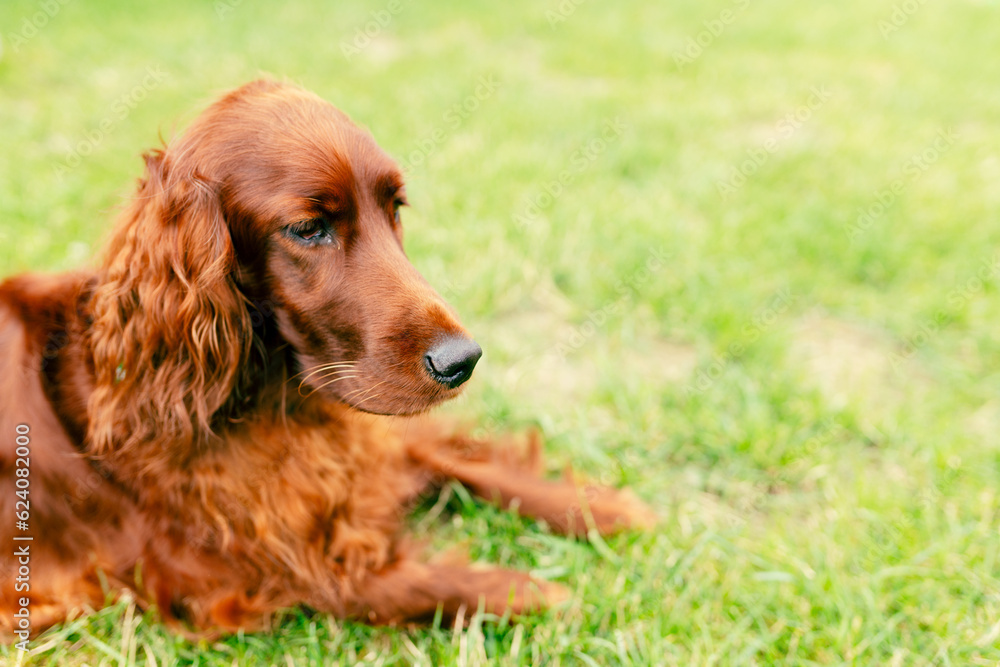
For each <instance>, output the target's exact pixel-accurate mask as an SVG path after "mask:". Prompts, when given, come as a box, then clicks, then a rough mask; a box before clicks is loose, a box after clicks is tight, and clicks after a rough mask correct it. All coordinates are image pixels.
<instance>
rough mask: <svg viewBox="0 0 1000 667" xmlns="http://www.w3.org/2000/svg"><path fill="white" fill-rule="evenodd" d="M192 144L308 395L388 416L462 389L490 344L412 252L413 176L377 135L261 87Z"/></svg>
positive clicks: (248, 89)
mask: <svg viewBox="0 0 1000 667" xmlns="http://www.w3.org/2000/svg"><path fill="white" fill-rule="evenodd" d="M192 134H195V135H196V136H198V137H199V141H198V143H197V145H196V143H195V142H187V139H188V137H190V136H191V135H192ZM185 151H193V152H196V153H199V155H186V156H185V157H187V158H190V159H193V162H194V164H196V165H197V166H198V168H199V169H203V170H205V171H206V172H207V173H206V174H205V176H206V177H207V179H208V180H209V181H210V182H212V183H214V184H215V185H216V187H217V188H218V196H219V199H220V205H221V212H222V216H223V217H224V218H225V221H226V224H227V225H228V227H229V231H230V234H231V237H232V241H233V245H234V248H235V255H236V257H237V260H238V263H239V276H240V278H239V282H240V283H241V286H242V287H243V288H244V290H245V291H246V292H247V293H248V296H249V297H250V299H251V300H252V301H254V302H257V306H258V307H260V308H261V309H262V310H264V311H266V312H267V314H268V315H272V314H273V317H274V318H275V321H276V322H277V324H278V328H279V331H280V334H281V336H282V337H283V338H284V339H285V340H286V341H287V342H288V343H290V344H291V345H292V346H293V348H294V350H295V356H296V357H297V359H298V362H299V366H300V370H301V375H300V376H299V379H300V380H301V381H302V387H303V391H319V392H322V393H323V394H324V395H326V396H328V397H330V398H333V399H336V400H339V401H343V402H345V403H347V404H349V405H351V406H353V407H355V408H358V409H360V410H364V411H367V412H373V413H380V414H409V413H415V412H419V411H422V410H425V409H427V408H428V407H430V406H431V405H433V404H435V403H437V402H439V401H442V400H444V399H447V398H450V397H452V396H454V395H455V394H456V393H457V392H458V387H459V386H460V385H461V384H462V383H463V382H465V380H467V379H468V378H469V376H470V375H471V373H472V369H473V368H474V366H475V364H476V362H477V361H478V359H479V357H480V355H481V350H480V348H479V346H478V345H476V343H475V342H474V341H473V340H472V339H471V338H470V337H469V335H468V334H467V333H466V332H465V330H464V329H463V328H462V327H461V325H460V324H459V323H458V321H457V319H456V317H455V315H454V313H453V312H452V310H451V309H450V308H449V307H448V305H447V304H446V303H445V302H444V300H443V299H442V298H441V297H440V296H439V295H438V294H437V293H436V292H435V291H434V290H433V289H432V288H431V287H430V286H429V285H428V284H427V283H426V282H425V281H424V279H423V278H422V277H421V276H420V275H419V274H418V273H417V271H416V269H414V267H413V266H412V265H411V264H410V262H409V261H408V260H407V258H406V255H405V253H404V251H403V231H402V223H401V220H400V208H401V207H403V206H404V205H405V204H406V194H405V191H404V188H403V178H402V174H401V172H400V170H399V168H398V167H397V166H396V164H395V163H394V162H393V160H392V159H390V158H389V157H388V156H387V155H386V154H385V153H384V152H383V151H382V150H381V149H380V148H379V147H378V146H377V145H376V143H375V141H374V140H373V139H372V137H371V136H370V135H369V134H368V133H367V132H365V131H363V130H361V129H360V128H358V127H357V126H356V125H354V124H353V123H352V122H351V121H350V120H349V119H348V118H347V116H345V115H344V114H343V113H341V112H340V111H338V110H337V109H335V108H334V107H333V106H331V105H330V104H328V103H326V102H324V101H323V100H321V99H320V98H318V97H316V96H314V95H312V94H310V93H307V92H305V91H302V90H300V89H298V88H295V87H292V86H286V85H281V84H274V83H255V84H249V85H248V86H244V87H243V88H241V89H239V90H237V91H236V92H235V93H233V94H231V95H229V96H227V97H226V98H223V99H222V100H221V101H220V102H218V103H217V104H216V105H214V106H213V107H211V108H210V109H209V110H208V111H206V112H205V113H204V114H203V115H202V116H201V117H200V118H199V119H198V120H197V121H196V122H195V125H194V126H193V127H192V130H191V131H190V132H189V133H188V134H187V135H186V136H185V139H184V140H182V143H181V145H180V146H179V147H178V153H179V154H182V155H183V154H184V152H185ZM306 388H308V389H306Z"/></svg>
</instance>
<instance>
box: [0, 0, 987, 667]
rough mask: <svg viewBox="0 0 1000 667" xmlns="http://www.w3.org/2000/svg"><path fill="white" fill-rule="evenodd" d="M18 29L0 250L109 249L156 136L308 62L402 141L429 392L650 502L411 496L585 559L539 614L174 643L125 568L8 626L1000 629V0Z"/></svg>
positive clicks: (234, 8)
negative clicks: (37, 621) (91, 596)
mask: <svg viewBox="0 0 1000 667" xmlns="http://www.w3.org/2000/svg"><path fill="white" fill-rule="evenodd" d="M140 5H141V7H140ZM813 5H815V6H813ZM25 21H27V23H26V22H25ZM366 29H367V31H368V32H369V33H371V34H372V35H373V36H371V37H368V36H366V35H365V34H364V31H365V30H366ZM0 31H2V38H3V47H4V48H3V54H2V57H0V91H2V93H0V95H2V96H0V146H2V149H0V254H2V256H3V268H2V273H3V274H5V275H6V274H10V273H14V272H20V271H24V270H28V269H31V270H63V269H68V268H70V267H75V266H79V265H83V264H86V263H87V262H89V261H91V260H90V258H91V257H92V256H93V254H94V253H95V252H96V251H97V250H98V249H99V248H100V246H101V242H102V239H103V238H104V237H105V235H106V233H107V230H108V228H109V226H110V224H111V221H112V220H113V218H114V215H115V212H116V210H117V208H118V207H119V205H120V204H121V203H122V201H123V198H124V197H126V196H127V195H128V193H129V191H130V188H131V187H132V184H133V182H134V179H135V178H136V177H138V175H139V173H140V166H141V163H140V160H139V158H138V154H139V152H140V151H141V150H144V149H146V148H148V147H151V146H153V145H155V144H157V142H158V141H159V139H158V137H161V136H162V137H165V138H168V137H170V136H172V135H173V134H174V133H175V132H176V131H177V130H179V129H180V128H182V127H184V126H185V124H186V123H187V122H189V121H190V120H191V119H192V118H193V117H194V115H195V114H196V113H197V111H198V110H199V109H200V108H201V107H202V106H203V105H204V104H206V103H207V102H208V101H209V100H211V99H212V98H213V97H214V96H215V95H216V94H217V93H218V92H221V91H223V90H225V89H228V88H231V87H235V86H237V85H239V84H241V83H243V82H245V81H247V80H249V79H251V78H254V77H257V76H258V75H260V74H262V73H263V74H269V75H273V76H277V77H282V78H284V77H287V78H289V79H291V80H293V81H296V82H299V83H301V84H302V85H304V86H306V87H307V88H309V89H312V90H314V91H315V92H317V93H318V94H319V95H321V96H322V97H324V98H326V99H328V100H330V101H332V102H333V103H334V104H337V105H338V106H340V107H341V108H343V109H344V110H345V111H347V112H348V113H349V114H350V115H351V116H352V117H353V118H354V119H355V120H357V121H358V122H359V123H361V124H363V125H365V126H367V127H369V128H370V129H371V130H372V132H373V133H374V135H375V137H376V139H377V140H378V141H379V142H380V143H381V144H382V146H384V147H385V148H386V149H387V150H388V151H389V152H390V153H392V154H394V155H395V156H397V157H398V158H399V159H400V160H401V161H402V162H404V163H405V164H406V165H407V167H408V176H409V187H408V195H409V197H410V199H411V203H412V204H413V206H412V209H411V210H408V211H406V215H405V222H404V224H405V225H406V226H407V249H408V252H409V254H410V256H411V258H412V259H413V261H414V263H415V264H416V265H417V267H418V268H419V269H420V270H421V271H422V272H423V274H424V275H425V276H426V277H427V278H428V280H430V282H431V283H432V284H434V285H436V286H438V287H439V289H440V290H441V291H442V293H443V294H445V296H446V297H447V298H448V299H449V300H450V301H451V303H452V304H453V305H454V306H455V307H456V308H457V310H458V311H459V312H460V313H461V314H462V317H463V320H464V322H465V324H466V325H467V326H468V328H469V329H470V330H471V331H472V332H474V334H475V335H476V338H477V340H478V341H479V342H480V343H481V344H482V346H483V348H484V349H485V351H486V352H485V357H484V359H483V361H482V362H481V363H480V366H479V368H478V369H477V371H476V375H475V377H474V379H473V381H472V382H471V383H470V386H469V388H468V391H467V393H466V394H465V395H464V397H463V398H461V399H460V400H459V401H457V402H455V403H454V404H452V405H449V406H448V407H447V408H445V409H444V412H447V413H450V414H457V415H460V416H462V417H465V418H468V419H471V420H474V421H475V422H476V423H478V424H479V425H480V426H481V428H482V429H483V430H484V431H486V432H490V431H501V430H509V429H514V430H516V429H521V428H525V427H529V426H537V427H539V428H541V429H542V430H543V431H544V433H545V435H546V437H547V439H548V453H549V465H550V468H551V470H552V472H553V474H556V473H557V472H558V471H559V470H560V469H561V468H562V467H563V466H565V465H566V464H568V463H570V462H571V463H572V464H573V465H574V466H575V467H576V468H577V469H578V470H580V471H582V472H584V473H586V474H588V475H589V476H591V477H593V478H597V479H600V480H601V481H603V482H605V483H609V484H614V485H627V486H630V487H632V488H633V489H635V491H636V492H637V493H638V494H639V495H640V496H641V497H643V498H644V499H646V500H647V501H648V502H649V503H650V504H651V505H653V506H654V507H655V508H656V509H657V511H658V512H659V513H660V514H661V515H662V517H663V521H662V525H661V526H660V527H659V528H658V529H657V530H656V531H654V532H650V533H646V534H633V535H624V536H620V537H616V538H614V539H609V540H607V541H606V542H602V543H587V542H574V541H570V540H567V539H564V538H559V537H555V536H552V535H550V534H549V533H548V532H547V531H546V530H545V528H544V527H543V526H540V525H537V524H535V523H534V522H532V521H527V520H522V519H518V518H516V517H514V516H513V515H511V514H508V513H504V512H500V511H497V510H494V509H492V508H489V507H487V506H485V505H483V504H481V503H477V502H473V501H471V500H469V499H468V497H467V496H465V495H463V493H462V490H461V489H452V495H451V498H450V500H448V504H447V508H446V511H445V512H443V513H441V514H437V512H436V511H435V512H431V511H430V506H431V505H430V503H429V504H428V505H426V506H425V507H423V508H422V510H421V511H419V512H418V513H417V514H416V515H415V518H414V521H413V523H412V526H413V530H414V531H415V532H417V533H418V534H419V535H420V536H421V537H426V538H430V539H431V540H432V542H433V544H435V545H436V546H438V547H441V548H447V547H454V546H464V547H465V548H467V549H468V550H469V552H470V554H471V556H472V558H474V559H477V560H482V561H485V562H491V563H501V564H504V565H509V566H512V567H518V568H524V569H531V570H533V571H535V572H536V573H538V575H539V576H543V577H546V578H549V579H552V580H556V581H559V582H562V583H563V584H565V585H567V586H568V587H570V588H571V589H572V591H573V593H574V595H573V599H572V602H571V603H570V604H569V605H568V606H567V607H565V608H562V609H558V610H554V611H551V612H549V613H547V614H545V615H542V616H539V617H537V618H532V619H529V620H527V621H524V622H522V623H519V624H510V623H506V622H504V621H502V620H501V621H499V622H498V621H497V620H496V619H492V618H483V617H482V616H475V617H474V618H473V622H472V624H471V626H470V627H469V628H468V629H467V630H464V631H461V632H452V631H451V630H448V629H423V630H412V631H407V630H392V629H372V628H368V627H366V626H362V625H356V624H353V623H344V622H338V621H334V620H331V619H329V618H327V617H325V616H314V617H307V616H305V615H302V614H301V613H299V612H289V615H288V616H287V618H285V619H284V620H283V621H282V622H281V623H280V625H279V627H278V628H277V629H276V630H275V631H274V632H273V633H270V634H256V635H246V636H235V637H230V638H227V639H224V640H221V641H218V642H214V643H203V644H193V643H189V642H188V641H186V640H184V639H181V638H178V637H175V636H173V635H171V634H169V633H168V632H166V631H165V630H164V629H163V628H162V627H161V626H160V625H158V623H157V621H156V619H155V616H154V615H152V614H149V615H146V616H142V615H141V614H140V613H139V612H138V611H136V610H135V609H134V607H132V606H130V605H129V604H128V603H127V602H123V603H120V604H119V605H118V606H115V607H111V608H109V609H106V610H104V611H101V612H98V613H96V614H93V615H90V616H87V617H84V618H82V619H79V620H76V621H74V622H72V623H70V624H68V625H66V626H64V627H61V628H58V629H55V630H53V631H51V632H50V633H48V634H46V635H44V636H43V637H41V638H40V639H39V640H38V641H36V642H34V646H35V647H36V648H35V649H34V650H33V651H32V653H30V654H28V655H27V656H23V655H21V654H20V652H18V651H15V650H13V649H11V648H6V647H5V648H0V661H2V660H6V661H7V662H9V663H10V664H18V663H19V661H23V664H66V665H98V664H104V665H133V664H135V665H147V664H149V665H152V664H158V665H163V664H197V665H219V666H222V665H226V666H229V665H233V664H239V665H244V664H248V665H251V664H261V665H263V664H275V665H305V664H324V665H325V664H355V663H356V662H359V661H364V662H365V663H366V664H367V663H371V664H378V665H394V664H396V665H408V664H422V665H432V664H433V665H436V664H511V665H514V664H517V665H520V664H583V665H606V664H637V665H681V666H686V665H932V664H933V665H994V664H997V661H998V660H1000V442H998V440H1000V436H998V434H1000V337H998V335H997V331H998V327H1000V298H998V292H1000V289H998V288H1000V148H998V147H1000V57H997V56H998V53H997V45H998V44H1000V4H998V3H997V2H996V1H995V0H978V1H977V0H955V1H954V2H948V3H945V2H925V1H924V0H874V1H871V0H868V1H863V0H842V1H841V2H838V3H824V4H819V3H802V2H793V1H792V0H760V1H751V0H732V1H730V2H719V3H699V2H694V1H687V2H641V1H631V0H629V1H624V2H617V3H600V2H595V1H593V0H591V1H589V2H586V1H583V0H558V1H557V0H541V2H532V1H530V0H513V1H512V2H507V3H491V2H482V1H480V0H473V1H471V2H432V1H431V0H388V1H386V2H381V3H379V2H374V3H371V4H370V5H369V6H363V5H362V4H360V3H347V2H336V3H334V2H322V1H320V0H314V1H313V0H309V1H301V2H300V1H297V0H289V1H288V2H281V3H264V2H258V1H254V0H242V1H240V0H218V1H216V2H212V1H210V0H205V1H203V2H198V1H195V0H176V1H174V2H169V3H168V2H163V3H131V2H125V1H124V0H121V1H119V2H112V1H110V0H102V1H97V0H37V1H31V0H3V2H2V3H0ZM3 520H7V519H6V518H4V519H3ZM11 520H13V519H11Z"/></svg>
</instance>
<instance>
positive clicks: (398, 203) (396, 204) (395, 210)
mask: <svg viewBox="0 0 1000 667" xmlns="http://www.w3.org/2000/svg"><path fill="white" fill-rule="evenodd" d="M403 206H406V200H405V199H403V198H402V197H397V198H396V200H395V201H393V202H392V215H393V218H395V220H396V224H397V225H398V224H400V223H401V222H402V220H401V219H400V215H399V209H400V208H402V207H403Z"/></svg>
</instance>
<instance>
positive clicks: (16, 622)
mask: <svg viewBox="0 0 1000 667" xmlns="http://www.w3.org/2000/svg"><path fill="white" fill-rule="evenodd" d="M145 162H146V173H145V176H144V177H143V178H142V179H141V180H140V181H139V185H138V191H137V192H136V194H135V196H134V198H133V199H132V200H131V203H130V204H129V205H128V206H127V208H126V210H125V211H124V212H123V215H122V217H121V220H120V222H119V224H118V225H117V227H116V228H115V230H114V232H113V233H112V235H111V238H110V242H109V244H108V247H107V251H106V252H105V254H104V256H103V259H102V260H101V261H100V262H99V263H98V265H97V267H96V269H94V270H88V271H80V272H76V273H69V274H65V275H56V276H41V275H22V276H17V277H13V278H10V279H8V280H7V281H6V282H4V283H2V284H0V410H2V411H0V544H2V545H3V546H2V553H3V556H2V557H0V565H2V566H3V567H2V572H0V592H2V594H3V600H2V608H0V614H2V621H0V624H2V625H0V628H2V629H4V630H6V633H7V634H8V635H9V634H12V633H16V634H18V635H20V636H21V638H22V639H23V638H24V636H25V635H26V633H28V632H30V633H32V634H34V633H37V632H39V631H40V630H42V629H44V628H45V627H47V626H49V625H51V624H53V623H58V622H60V621H62V620H63V619H65V618H67V617H68V616H70V615H72V614H75V613H79V612H80V611H81V610H86V609H91V608H99V607H100V606H102V605H103V604H104V603H105V601H106V599H109V597H110V596H109V594H110V595H111V596H113V595H114V593H115V592H116V591H122V590H130V591H131V592H132V595H134V596H135V598H136V599H137V600H139V601H140V602H141V603H143V604H155V605H156V607H157V609H158V612H159V614H160V616H161V617H162V618H163V619H164V620H165V621H166V622H168V623H170V624H172V625H173V626H174V627H176V628H177V629H179V630H182V631H192V632H205V633H218V632H228V631H234V630H236V629H240V628H246V629H256V628H261V627H266V625H267V622H268V619H269V617H270V615H272V614H273V612H275V611H276V610H278V609H281V608H287V607H294V606H296V605H301V606H304V607H306V608H309V609H312V610H315V611H318V612H327V613H332V614H334V615H336V616H337V617H341V618H355V619H361V620H363V621H366V622H371V623H377V624H388V623H410V622H420V621H426V620H428V619H431V618H433V617H434V616H435V614H437V613H440V614H442V615H443V616H444V617H445V618H455V617H456V616H457V615H459V614H460V610H461V609H463V608H465V609H468V610H469V611H470V612H471V611H474V610H475V609H477V607H479V606H480V605H482V608H484V609H486V610H487V611H490V612H494V613H498V614H500V613H505V612H508V611H509V612H510V613H511V614H515V615H517V614H522V613H527V612H531V611H534V610H538V609H542V608H544V607H546V606H547V605H550V604H551V603H552V602H553V601H555V600H557V599H559V598H561V597H562V596H563V593H562V589H561V587H559V586H558V585H555V584H550V583H546V582H543V581H538V580H535V579H532V578H531V577H529V576H528V575H526V574H524V573H520V572H515V571H509V570H504V569H498V568H484V567H473V566H470V565H468V564H464V563H462V562H459V559H455V558H450V559H448V558H445V559H440V558H439V559H436V560H435V559H433V558H432V559H429V560H427V559H422V558H420V557H419V555H418V554H417V553H416V552H417V550H416V549H415V548H414V547H412V546H407V545H408V544H410V543H409V542H408V541H407V540H406V539H405V537H404V536H403V533H402V530H401V526H402V525H403V519H404V518H405V513H406V509H407V508H408V507H410V506H411V505H412V502H413V500H414V499H415V498H416V497H417V496H418V495H419V494H421V493H423V492H424V491H425V490H427V489H428V488H429V487H432V486H433V485H434V484H440V483H441V482H442V481H444V480H446V479H455V480H458V481H459V482H461V483H462V484H464V485H466V486H467V487H468V488H470V489H471V490H472V491H473V492H474V493H476V494H478V495H480V496H482V497H484V498H486V499H488V500H492V501H494V502H498V503H500V504H501V505H503V506H505V507H507V506H510V507H514V508H516V509H517V510H518V511H519V512H520V513H521V514H524V515H527V516H532V517H537V518H540V519H543V520H545V521H546V522H548V523H549V524H550V525H551V526H552V527H553V528H554V529H556V530H559V531H563V532H567V533H576V534H585V533H586V532H587V531H588V530H597V531H599V532H601V533H608V532H611V531H614V530H617V529H619V528H623V527H628V526H643V525H647V524H648V523H649V522H650V521H651V520H652V519H653V515H652V514H651V513H650V511H649V510H648V509H647V508H646V507H645V506H644V505H643V504H642V503H640V502H639V501H638V500H636V499H635V497H634V496H633V495H631V494H630V493H628V492H626V491H616V490H613V489H607V488H601V487H588V486H578V485H576V484H575V483H574V482H573V481H572V480H570V479H566V480H563V481H558V482H556V481H544V480H542V479H541V477H540V476H539V469H540V465H539V463H538V457H537V455H535V453H536V452H534V453H533V450H537V447H535V448H532V447H530V446H528V447H524V446H518V445H516V443H513V442H509V441H503V442H499V443H487V442H485V441H478V440H476V439H473V438H470V437H466V436H463V435H461V434H460V433H458V432H456V431H454V430H452V429H449V428H448V427H446V426H445V425H443V424H438V423H434V422H431V421H422V420H390V419H386V418H383V417H377V416H373V415H415V414H419V413H422V412H424V411H426V410H427V409H428V408H430V407H431V406H433V405H435V404H437V403H439V402H441V401H443V400H446V399H449V398H452V397H453V396H455V395H456V394H457V393H458V392H459V391H460V387H461V385H462V384H463V383H464V382H465V381H466V380H468V379H469V377H470V375H471V374H472V371H473V367H474V366H475V365H476V362H477V361H478V359H479V357H480V354H481V350H480V348H479V346H478V345H477V344H476V343H475V342H473V340H472V338H471V337H470V336H469V334H468V333H467V332H466V331H465V329H463V328H462V326H461V325H460V324H459V323H458V320H457V319H456V315H455V313H454V312H453V311H452V310H451V308H449V306H448V305H447V304H445V302H444V301H443V300H442V299H441V297H440V296H438V294H437V293H435V292H434V290H433V289H432V288H431V287H430V286H429V285H428V284H427V283H426V282H425V281H424V280H423V279H422V278H421V277H420V275H419V274H418V273H417V271H416V270H415V269H414V268H413V267H412V266H411V265H410V263H409V262H408V261H407V258H406V256H405V254H404V252H403V231H402V226H401V222H400V208H401V207H402V206H404V205H405V204H406V194H405V191H404V187H403V177H402V174H401V173H400V169H399V167H398V166H397V165H396V164H395V163H394V162H393V160H392V159H390V158H389V157H388V156H387V155H386V154H385V153H384V152H383V151H382V150H380V149H379V147H378V146H377V145H376V144H375V142H374V140H373V139H372V138H371V136H370V135H369V134H368V133H367V132H365V131H364V130H361V129H359V128H358V127H357V126H356V125H354V124H353V123H352V122H351V121H350V120H349V119H348V117H347V116H346V115H344V114H343V113H341V112H340V111H338V110H337V109H335V108H334V107H333V106H331V105H330V104H328V103H326V102H324V101H323V100H321V99H319V98H318V97H316V96H314V95H312V94H310V93H308V92H306V91H304V90H302V89H300V88H298V87H295V86H292V85H289V84H284V83H276V82H272V81H257V82H254V83H250V84H247V85H245V86H243V87H242V88H239V89H237V90H235V91H233V92H231V93H229V94H227V95H225V96H224V97H222V98H221V99H220V100H218V101H217V102H216V103H215V104H213V105H212V106H211V107H209V108H208V109H207V110H206V111H205V112H204V113H203V114H202V115H201V116H200V117H198V118H197V119H196V120H195V121H194V123H193V124H192V125H191V127H190V128H189V129H188V130H187V131H186V133H184V134H183V135H182V136H180V138H178V139H177V140H175V141H173V142H172V143H170V145H168V146H167V147H165V148H164V149H162V150H154V151H152V152H150V153H148V154H147V155H146V156H145ZM22 520H23V522H22ZM12 554H14V555H12Z"/></svg>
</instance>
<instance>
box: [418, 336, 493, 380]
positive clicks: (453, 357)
mask: <svg viewBox="0 0 1000 667" xmlns="http://www.w3.org/2000/svg"><path fill="white" fill-rule="evenodd" d="M481 356H483V349H482V348H481V347H479V345H477V344H476V341H474V340H471V339H469V338H464V337H459V336H453V337H451V338H445V339H444V340H442V341H439V342H437V343H435V344H434V346H433V347H431V349H430V350H428V351H427V354H425V355H424V364H425V365H426V366H427V372H428V373H430V376H431V377H432V378H434V380H435V381H436V382H439V383H440V384H443V385H447V386H448V387H449V388H450V389H454V388H455V387H457V386H459V385H460V384H462V383H463V382H465V381H466V380H468V379H469V378H470V377H472V369H474V368H475V367H476V362H477V361H479V357H481Z"/></svg>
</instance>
